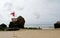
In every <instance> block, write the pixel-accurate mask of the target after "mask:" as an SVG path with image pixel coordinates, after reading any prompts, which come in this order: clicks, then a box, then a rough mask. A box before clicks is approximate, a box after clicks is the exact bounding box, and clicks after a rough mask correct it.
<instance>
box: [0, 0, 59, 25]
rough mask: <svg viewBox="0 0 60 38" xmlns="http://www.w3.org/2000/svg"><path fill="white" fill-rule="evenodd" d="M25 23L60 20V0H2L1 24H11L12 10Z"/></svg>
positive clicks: (43, 22) (0, 1)
mask: <svg viewBox="0 0 60 38" xmlns="http://www.w3.org/2000/svg"><path fill="white" fill-rule="evenodd" d="M13 11H14V12H15V15H16V16H15V18H16V17H18V16H22V17H24V18H25V21H26V23H25V24H54V23H55V22H57V21H60V0H0V24H2V23H5V24H7V25H8V24H9V23H10V21H11V18H13V16H12V15H11V13H12V12H13Z"/></svg>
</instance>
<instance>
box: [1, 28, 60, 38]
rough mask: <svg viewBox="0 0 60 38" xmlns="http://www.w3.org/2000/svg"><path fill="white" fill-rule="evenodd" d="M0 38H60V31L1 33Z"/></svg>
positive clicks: (21, 30) (26, 30) (27, 30)
mask: <svg viewBox="0 0 60 38" xmlns="http://www.w3.org/2000/svg"><path fill="white" fill-rule="evenodd" d="M0 38H60V29H49V30H37V29H36V30H33V29H32V30H29V29H20V30H19V31H0Z"/></svg>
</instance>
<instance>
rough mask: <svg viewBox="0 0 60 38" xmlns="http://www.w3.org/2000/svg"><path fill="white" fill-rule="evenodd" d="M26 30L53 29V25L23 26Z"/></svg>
mask: <svg viewBox="0 0 60 38" xmlns="http://www.w3.org/2000/svg"><path fill="white" fill-rule="evenodd" d="M24 27H26V28H30V27H31V28H42V29H54V24H25V25H24Z"/></svg>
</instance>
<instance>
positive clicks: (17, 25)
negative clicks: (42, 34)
mask: <svg viewBox="0 0 60 38" xmlns="http://www.w3.org/2000/svg"><path fill="white" fill-rule="evenodd" d="M16 19H17V20H16ZM16 19H12V22H10V24H9V28H24V24H25V19H24V18H23V17H22V16H19V17H17V18H16Z"/></svg>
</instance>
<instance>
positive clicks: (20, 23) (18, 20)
mask: <svg viewBox="0 0 60 38" xmlns="http://www.w3.org/2000/svg"><path fill="white" fill-rule="evenodd" d="M17 24H18V26H19V28H24V24H25V19H24V18H23V17H22V16H19V17H18V18H17Z"/></svg>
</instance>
